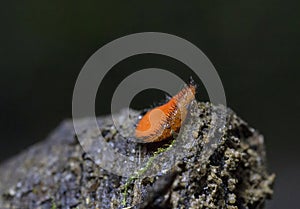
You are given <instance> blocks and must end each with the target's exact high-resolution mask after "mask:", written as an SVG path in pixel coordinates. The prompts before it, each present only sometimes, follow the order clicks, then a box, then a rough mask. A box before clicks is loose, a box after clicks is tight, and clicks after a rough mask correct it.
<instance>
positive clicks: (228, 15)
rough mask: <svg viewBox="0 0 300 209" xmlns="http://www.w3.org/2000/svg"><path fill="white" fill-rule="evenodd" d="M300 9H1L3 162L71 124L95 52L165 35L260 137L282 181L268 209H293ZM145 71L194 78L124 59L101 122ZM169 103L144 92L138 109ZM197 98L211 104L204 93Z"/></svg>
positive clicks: (247, 4)
mask: <svg viewBox="0 0 300 209" xmlns="http://www.w3.org/2000/svg"><path fill="white" fill-rule="evenodd" d="M299 8H300V3H299V1H283V0H265V1H261V0H252V1H199V0H198V1H186V2H183V1H174V0H172V1H171V0H165V1H155V0H153V1H150V2H142V1H110V2H108V1H106V2H103V1H89V2H86V1H80V2H78V1H57V0H54V1H49V2H47V1H41V0H30V1H3V2H2V3H1V7H0V11H1V14H0V15H1V16H0V17H1V19H0V21H1V26H0V27H1V33H0V37H1V47H0V53H1V57H0V63H1V66H0V70H1V76H0V85H1V88H0V110H1V115H0V126H1V141H0V147H1V152H0V160H1V161H3V160H5V159H7V158H9V157H11V156H13V155H15V154H17V153H18V152H20V151H21V150H23V149H24V148H26V147H28V146H30V145H31V144H34V143H36V142H38V141H41V140H43V139H44V138H45V137H46V136H47V134H48V133H49V132H50V131H51V130H53V129H54V128H55V127H56V126H57V125H58V124H59V123H60V122H61V121H62V120H64V119H65V118H71V100H72V92H73V87H74V84H75V81H76V78H77V76H78V73H79V72H80V70H81V67H82V66H83V65H84V63H85V62H86V60H87V59H88V58H89V57H90V56H91V55H92V54H93V53H94V52H95V51H96V50H97V49H99V48H100V47H101V46H103V45H104V44H106V43H108V42H110V41H112V40H114V39H116V38H119V37H122V36H124V35H128V34H131V33H136V32H145V31H157V32H165V33H171V34H174V35H177V36H180V37H182V38H185V39H187V40H189V41H190V42H192V43H193V44H195V45H196V46H197V47H199V48H200V49H201V50H202V51H203V52H204V53H205V54H206V55H207V56H208V57H209V59H210V60H211V61H212V63H213V64H214V66H215V68H216V69H217V71H218V73H219V75H220V77H221V79H222V82H223V85H224V87H225V91H226V96H227V101H228V106H230V107H231V108H232V109H233V110H234V111H236V112H237V113H238V114H239V115H240V116H241V117H242V118H243V119H245V120H246V121H247V122H248V123H249V124H250V125H251V126H253V127H254V128H257V129H258V130H260V132H261V133H263V134H264V136H265V142H266V147H267V156H268V161H269V170H270V171H271V172H275V173H276V174H277V181H276V185H275V195H274V198H273V200H272V201H270V202H269V203H268V208H297V204H296V203H297V198H298V197H299V194H300V192H299V189H300V180H299V177H300V167H299V160H298V159H299V157H300V152H299V145H300V140H299V134H298V131H299V121H298V120H299V118H300V114H299V109H300V99H299V84H298V83H299V75H300V68H299V64H300V62H299V52H300V50H299V46H300V43H299V38H300V12H299V11H300V10H299ZM146 67H159V68H164V69H171V70H172V71H173V72H175V73H177V74H178V75H181V76H183V77H184V76H185V75H186V74H185V73H184V72H186V70H188V68H187V67H186V66H184V65H183V64H182V63H179V62H178V61H176V60H173V59H171V58H167V57H163V56H158V55H140V56H136V57H132V58H129V59H127V60H124V61H122V62H121V63H119V64H118V65H116V66H115V67H114V68H113V69H112V71H111V72H110V73H109V75H107V77H106V79H105V80H104V82H103V83H102V84H101V85H103V86H102V87H103V88H104V89H105V91H103V92H99V94H101V98H100V96H98V97H97V107H96V111H97V113H98V115H102V114H108V113H109V112H110V99H111V96H112V93H113V91H114V89H115V88H116V86H117V84H118V82H119V81H121V80H122V79H123V78H125V77H126V76H127V75H128V74H129V73H132V72H134V71H136V70H139V69H142V68H146ZM184 79H186V77H185V78H184ZM201 89H202V88H201ZM200 94H201V93H200ZM163 96H164V95H163V93H162V92H158V91H145V92H142V93H141V94H139V95H138V96H137V97H136V98H135V99H134V102H133V103H132V106H133V107H134V108H137V109H141V108H144V107H148V106H149V105H151V104H153V103H154V102H156V101H158V100H159V99H162V98H163ZM199 98H200V100H206V99H207V95H206V93H205V91H204V90H203V97H201V95H200V96H199Z"/></svg>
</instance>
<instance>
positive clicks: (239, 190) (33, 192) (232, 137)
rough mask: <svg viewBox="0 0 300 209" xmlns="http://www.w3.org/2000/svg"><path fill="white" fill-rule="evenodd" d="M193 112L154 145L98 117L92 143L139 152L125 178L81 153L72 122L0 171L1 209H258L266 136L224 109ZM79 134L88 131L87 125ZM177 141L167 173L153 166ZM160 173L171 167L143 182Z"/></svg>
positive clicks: (267, 188)
mask: <svg viewBox="0 0 300 209" xmlns="http://www.w3.org/2000/svg"><path fill="white" fill-rule="evenodd" d="M190 111H191V112H190V114H191V117H190V118H189V121H187V122H186V123H185V124H184V126H183V127H182V129H183V130H182V131H183V133H182V134H181V135H179V137H178V138H176V139H171V140H169V141H168V140H167V141H166V142H164V143H161V144H159V145H155V144H152V145H149V144H144V145H139V144H137V143H134V142H131V141H130V140H126V139H124V138H123V137H122V135H121V134H120V133H119V132H118V130H117V129H115V128H114V127H113V121H112V120H111V117H109V116H108V117H100V118H98V122H99V127H100V132H101V133H100V134H101V136H97V133H96V134H95V133H94V136H93V137H94V138H95V139H101V140H105V142H107V143H110V144H111V145H113V147H114V149H116V150H118V151H119V152H122V154H128V155H134V154H136V153H138V152H142V154H143V156H144V157H145V159H146V165H147V166H146V167H142V168H141V169H140V170H139V171H140V173H138V175H137V173H133V174H132V176H123V177H122V176H118V175H116V174H113V173H110V172H108V171H106V170H104V169H103V168H101V167H99V166H98V165H97V164H96V163H95V161H94V160H93V159H92V158H91V157H90V155H89V154H88V153H86V152H84V150H82V147H81V145H80V143H79V142H78V140H77V138H76V137H75V132H74V129H73V124H72V121H65V122H63V123H62V124H61V125H60V126H59V127H58V128H57V129H56V130H55V131H54V132H53V133H52V134H51V135H50V136H49V137H48V139H46V140H45V141H43V142H40V143H39V144H37V145H34V146H32V147H30V148H29V149H27V150H25V151H24V152H23V153H21V154H19V155H18V156H16V157H14V158H12V159H10V160H8V161H7V162H5V163H3V164H2V165H1V166H0V195H1V196H0V208H53V206H55V208H195V209H196V208H229V209H235V208H263V207H264V204H265V202H266V199H269V198H270V197H271V196H272V193H273V190H272V185H273V182H274V178H275V175H274V174H271V175H270V174H269V173H268V171H267V168H266V159H265V149H264V141H263V136H262V135H260V134H259V133H258V132H257V131H256V130H254V129H253V128H251V127H249V125H248V124H247V123H246V122H244V121H243V120H242V119H240V118H239V117H238V116H237V115H236V114H235V113H234V112H233V111H231V110H230V109H227V108H225V107H222V106H214V105H212V104H210V103H196V104H195V106H194V108H191V110H190ZM214 113H216V114H217V116H218V115H222V114H221V113H224V114H225V116H226V117H225V118H226V124H225V126H224V127H223V128H222V130H221V131H220V137H219V138H218V143H217V144H211V146H213V147H214V149H213V150H212V152H211V153H210V155H209V157H208V158H203V153H204V152H206V151H207V150H205V147H206V145H207V144H209V143H210V137H209V136H210V130H211V128H213V127H214V125H215V124H214V123H213V120H214V119H213V117H214ZM137 115H138V114H137V112H135V111H132V112H131V116H132V117H136V116H137ZM117 117H120V118H122V117H124V115H123V113H122V112H121V113H120V114H119V115H117ZM125 126H126V124H125ZM82 130H86V133H92V132H93V131H92V130H90V127H89V119H85V120H84V121H83V122H82ZM97 137H98V138H97ZM180 137H181V138H180ZM174 140H175V141H174ZM185 140H188V141H192V142H193V143H192V144H188V143H189V142H188V141H185ZM179 141H181V142H183V143H185V142H186V143H187V144H186V146H185V145H184V144H183V147H182V150H183V152H182V153H181V155H178V156H179V157H177V158H174V159H175V160H174V161H173V162H172V163H169V165H171V166H170V167H166V166H164V165H162V166H160V167H159V166H158V165H157V164H158V162H165V163H166V164H168V161H167V159H164V158H166V157H168V155H164V153H172V150H173V147H172V146H175V145H174V144H173V143H175V142H179ZM94 143H97V140H94V141H92V144H91V146H93V147H94V146H96V144H94ZM141 146H142V147H143V148H142V149H141ZM99 149H100V148H99ZM140 154H141V153H140ZM173 154H174V153H173ZM175 154H176V153H175ZM172 159H173V158H172ZM162 168H169V169H166V170H163V171H161V172H157V175H149V176H147V171H149V169H156V171H160V170H159V169H162ZM141 174H144V175H141Z"/></svg>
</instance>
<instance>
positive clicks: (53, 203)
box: [51, 199, 57, 209]
mask: <svg viewBox="0 0 300 209" xmlns="http://www.w3.org/2000/svg"><path fill="white" fill-rule="evenodd" d="M51 209H57V206H56V203H55V202H54V199H52V206H51Z"/></svg>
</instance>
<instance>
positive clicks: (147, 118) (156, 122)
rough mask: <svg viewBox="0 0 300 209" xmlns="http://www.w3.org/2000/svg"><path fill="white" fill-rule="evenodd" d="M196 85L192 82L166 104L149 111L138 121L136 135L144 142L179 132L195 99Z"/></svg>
mask: <svg viewBox="0 0 300 209" xmlns="http://www.w3.org/2000/svg"><path fill="white" fill-rule="evenodd" d="M195 92H196V86H195V85H194V84H193V83H191V84H189V85H188V86H186V87H184V88H183V89H182V90H181V91H180V92H178V94H176V95H175V96H174V97H172V98H171V99H170V100H169V101H168V102H167V103H166V104H164V105H161V106H158V107H155V108H154V109H152V110H150V111H148V112H147V113H146V114H145V115H144V116H143V117H142V119H141V120H140V121H139V122H138V124H137V127H136V129H135V137H136V138H137V139H139V140H142V141H143V142H159V141H162V140H165V139H167V138H169V137H171V136H172V133H174V132H176V133H178V132H179V129H180V127H181V123H182V122H183V121H184V120H185V118H186V115H187V111H188V106H189V104H190V103H191V102H192V100H194V99H195Z"/></svg>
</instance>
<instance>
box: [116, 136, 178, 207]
mask: <svg viewBox="0 0 300 209" xmlns="http://www.w3.org/2000/svg"><path fill="white" fill-rule="evenodd" d="M174 143H175V139H174V140H172V142H171V144H170V145H169V146H167V147H159V148H158V149H157V150H156V151H155V152H154V153H153V156H152V157H150V158H149V160H148V161H147V163H146V166H145V167H143V168H141V169H140V170H138V171H137V172H136V173H134V174H133V175H132V176H130V177H129V178H128V179H127V181H126V183H125V185H124V192H123V193H122V194H123V199H122V205H123V206H125V205H126V199H127V195H128V189H129V186H130V185H131V184H132V183H133V182H134V181H135V180H136V179H138V178H139V176H141V175H142V174H143V173H145V172H146V171H147V170H148V169H149V168H150V166H151V165H152V163H153V161H154V159H155V158H156V157H157V156H158V155H159V154H161V153H163V152H166V151H168V150H170V149H171V148H172V147H173V145H174Z"/></svg>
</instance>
